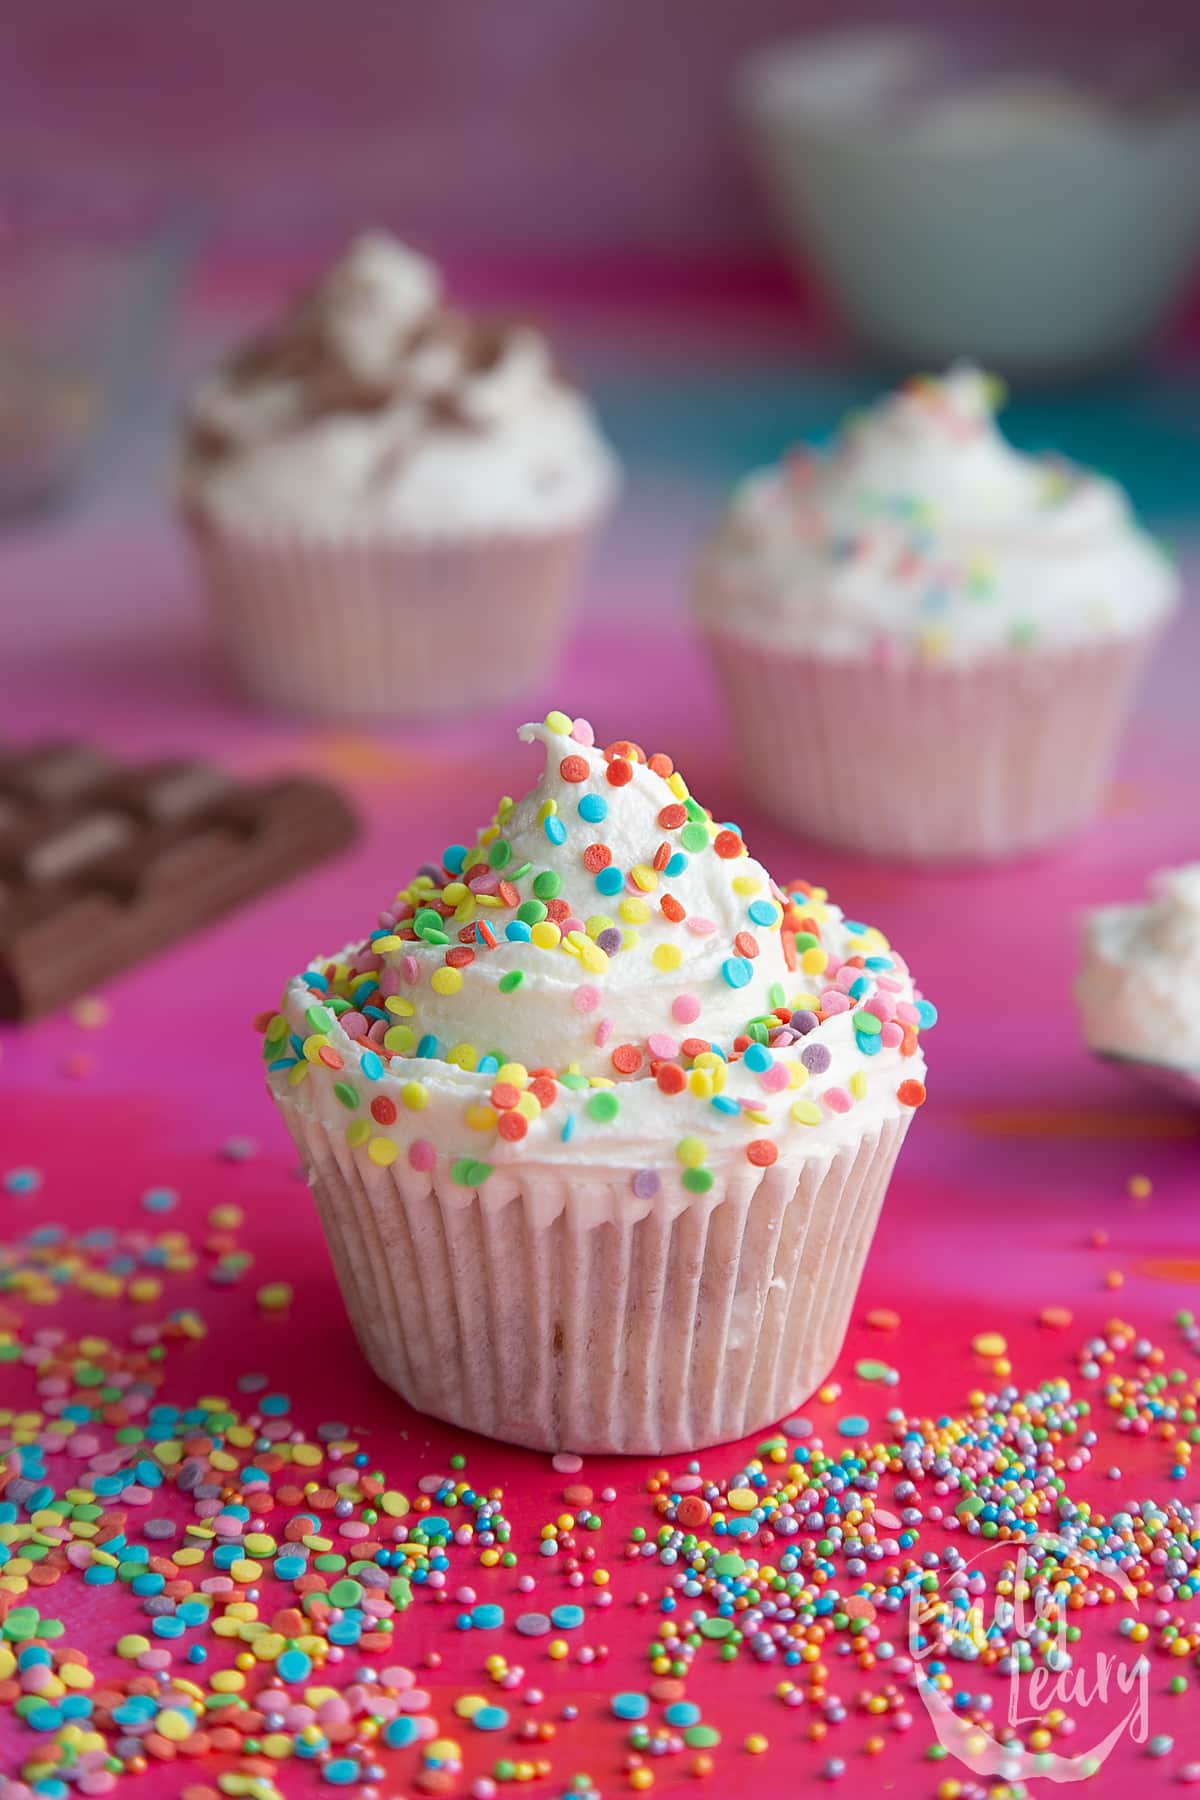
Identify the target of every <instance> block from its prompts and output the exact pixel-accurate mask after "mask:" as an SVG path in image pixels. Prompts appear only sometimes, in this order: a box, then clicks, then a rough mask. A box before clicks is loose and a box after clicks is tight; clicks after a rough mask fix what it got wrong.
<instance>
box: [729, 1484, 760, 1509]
mask: <svg viewBox="0 0 1200 1800" xmlns="http://www.w3.org/2000/svg"><path fill="white" fill-rule="evenodd" d="M725 1498H726V1504H727V1505H728V1507H729V1510H730V1512H739V1513H746V1512H753V1511H754V1506H755V1499H754V1489H753V1488H730V1490H729V1492H728V1494H727V1495H726V1497H725Z"/></svg>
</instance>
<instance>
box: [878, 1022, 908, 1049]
mask: <svg viewBox="0 0 1200 1800" xmlns="http://www.w3.org/2000/svg"><path fill="white" fill-rule="evenodd" d="M879 1041H880V1043H881V1044H882V1045H883V1047H884V1049H885V1050H897V1049H899V1047H900V1045H901V1044H902V1043H903V1042H904V1029H903V1027H902V1026H900V1025H897V1023H896V1021H895V1019H889V1021H888V1023H887V1024H886V1025H885V1026H884V1027H883V1029H882V1031H881V1032H880V1033H879Z"/></svg>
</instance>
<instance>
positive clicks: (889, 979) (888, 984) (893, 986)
mask: <svg viewBox="0 0 1200 1800" xmlns="http://www.w3.org/2000/svg"><path fill="white" fill-rule="evenodd" d="M875 980H876V982H877V983H878V984H879V986H880V987H881V988H882V989H883V990H884V992H885V993H888V994H898V993H899V992H900V991H901V989H902V988H903V986H904V983H903V982H902V981H897V980H896V978H895V976H893V975H877V976H876V977H875Z"/></svg>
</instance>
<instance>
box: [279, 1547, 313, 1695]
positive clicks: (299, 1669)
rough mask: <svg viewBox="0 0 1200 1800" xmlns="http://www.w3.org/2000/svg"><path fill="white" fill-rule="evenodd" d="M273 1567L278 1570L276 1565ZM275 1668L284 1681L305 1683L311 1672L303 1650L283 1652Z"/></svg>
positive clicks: (309, 1658)
mask: <svg viewBox="0 0 1200 1800" xmlns="http://www.w3.org/2000/svg"><path fill="white" fill-rule="evenodd" d="M275 1566H276V1568H278V1566H279V1565H278V1563H277V1564H276V1565H275ZM275 1667H276V1669H277V1670H278V1672H279V1674H280V1675H281V1676H282V1677H283V1679H284V1681H305V1680H307V1678H308V1676H309V1674H310V1672H311V1670H312V1659H311V1657H308V1656H306V1655H305V1654H304V1651H303V1650H285V1651H284V1653H283V1655H282V1656H281V1657H279V1658H278V1660H277V1661H276V1664H275Z"/></svg>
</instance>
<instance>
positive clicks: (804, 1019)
mask: <svg viewBox="0 0 1200 1800" xmlns="http://www.w3.org/2000/svg"><path fill="white" fill-rule="evenodd" d="M820 1022H821V1021H820V1020H819V1019H818V1018H817V1015H816V1013H815V1012H809V1010H808V1008H807V1007H806V1006H802V1007H801V1008H800V1009H799V1011H798V1012H794V1013H793V1014H792V1030H793V1031H798V1032H799V1033H800V1035H801V1037H807V1036H808V1033H809V1032H810V1031H815V1030H816V1029H817V1026H818V1025H819V1024H820Z"/></svg>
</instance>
